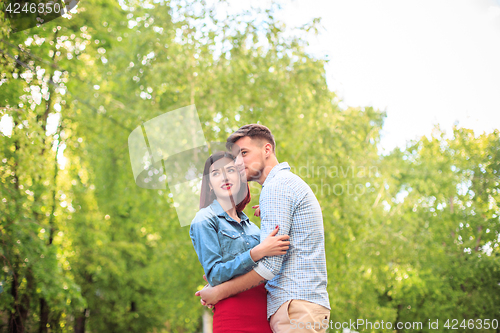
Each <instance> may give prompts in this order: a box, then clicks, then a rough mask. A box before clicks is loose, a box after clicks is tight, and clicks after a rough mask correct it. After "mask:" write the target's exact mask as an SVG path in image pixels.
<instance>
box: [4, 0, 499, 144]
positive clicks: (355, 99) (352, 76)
mask: <svg viewBox="0 0 500 333" xmlns="http://www.w3.org/2000/svg"><path fill="white" fill-rule="evenodd" d="M229 2H230V3H231V7H233V8H234V7H236V8H234V9H238V10H239V9H241V8H243V7H244V6H248V3H247V2H242V1H238V0H234V1H229ZM259 3H260V4H261V5H262V6H264V7H267V5H266V4H268V3H269V1H268V0H255V2H252V5H253V6H256V5H257V6H258V5H259ZM283 3H284V4H285V3H286V5H283V8H282V11H281V12H280V13H279V14H278V15H279V18H280V19H281V20H282V21H284V22H285V23H286V24H287V25H288V26H289V27H295V26H300V25H303V24H304V23H307V22H309V21H311V19H312V18H314V17H322V26H323V27H324V29H323V30H322V31H321V33H320V35H319V36H317V37H315V36H309V40H310V44H311V45H310V47H309V52H310V53H311V54H314V55H316V56H318V57H322V58H324V57H328V59H330V60H331V61H330V63H329V64H328V65H327V68H326V70H327V79H328V85H329V87H330V88H331V89H332V90H333V91H335V92H337V94H338V96H339V97H340V98H341V99H342V103H341V105H343V106H346V105H347V106H374V107H375V108H378V109H380V110H385V111H386V112H387V118H386V122H385V125H384V130H383V133H382V134H383V137H382V144H381V146H382V148H383V149H386V152H387V150H388V149H392V148H394V147H404V146H405V144H406V142H407V140H411V139H416V138H418V137H420V136H422V135H429V134H430V133H431V131H432V128H433V126H434V125H435V124H439V125H440V127H441V128H442V129H444V130H446V131H447V132H450V131H451V128H452V126H453V124H454V123H456V122H458V124H459V126H463V127H467V128H472V129H474V131H475V132H476V134H479V133H482V132H483V131H487V132H490V131H491V130H492V129H494V128H497V129H500V0H437V1H436V0H433V1H431V0H419V1H415V0H414V1H401V0H377V1H373V0H292V1H286V2H283ZM8 123H9V119H6V118H5V117H4V118H2V120H1V121H0V129H3V130H4V131H5V130H6V129H7V128H8V127H9V126H8Z"/></svg>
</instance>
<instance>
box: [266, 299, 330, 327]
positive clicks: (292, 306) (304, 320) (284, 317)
mask: <svg viewBox="0 0 500 333" xmlns="http://www.w3.org/2000/svg"><path fill="white" fill-rule="evenodd" d="M329 322H330V310H328V309H327V308H325V307H324V306H322V305H319V304H315V303H311V302H308V301H303V300H300V299H292V300H291V301H287V302H285V303H283V304H282V305H281V306H280V308H279V309H278V311H276V313H275V314H273V315H272V316H271V320H270V325H271V330H272V331H273V332H274V333H306V332H307V333H324V332H326V329H327V328H328V326H329Z"/></svg>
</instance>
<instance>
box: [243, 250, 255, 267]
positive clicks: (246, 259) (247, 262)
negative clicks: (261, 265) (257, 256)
mask: <svg viewBox="0 0 500 333" xmlns="http://www.w3.org/2000/svg"><path fill="white" fill-rule="evenodd" d="M241 263H242V265H243V267H244V268H245V270H246V271H247V272H250V271H251V270H252V268H254V267H255V266H256V265H257V263H256V262H255V261H253V259H252V256H251V255H250V250H248V251H246V252H243V253H242V255H241Z"/></svg>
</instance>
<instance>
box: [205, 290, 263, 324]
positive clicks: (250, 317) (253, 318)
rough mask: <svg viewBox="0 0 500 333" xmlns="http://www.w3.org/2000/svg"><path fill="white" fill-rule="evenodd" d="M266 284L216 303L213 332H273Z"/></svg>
mask: <svg viewBox="0 0 500 333" xmlns="http://www.w3.org/2000/svg"><path fill="white" fill-rule="evenodd" d="M264 286H265V284H264V283H263V284H260V285H258V286H257V287H255V288H252V289H250V290H247V291H244V292H242V293H239V294H237V295H234V296H232V297H229V298H226V299H224V300H222V301H220V302H219V303H217V304H216V305H215V309H214V317H213V333H272V331H271V328H270V327H269V322H268V321H267V290H266V288H265V287H264Z"/></svg>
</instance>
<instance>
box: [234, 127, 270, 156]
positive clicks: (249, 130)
mask: <svg viewBox="0 0 500 333" xmlns="http://www.w3.org/2000/svg"><path fill="white" fill-rule="evenodd" d="M246 136H248V137H250V138H251V139H261V140H264V141H266V142H268V143H270V144H271V147H272V148H273V153H274V154H276V150H275V149H276V143H275V142H274V136H273V134H272V133H271V130H270V129H269V128H267V127H266V126H264V125H260V124H248V125H244V126H241V127H240V128H239V129H238V130H237V131H236V132H234V133H233V134H231V135H230V136H229V138H227V147H228V148H231V147H232V146H233V145H234V143H235V142H236V141H238V140H239V139H241V138H244V137H246Z"/></svg>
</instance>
